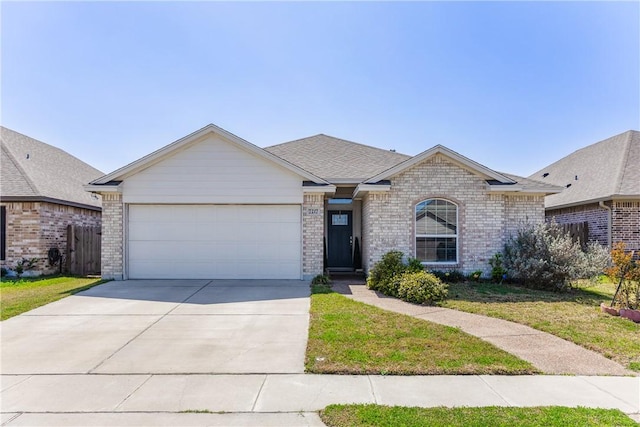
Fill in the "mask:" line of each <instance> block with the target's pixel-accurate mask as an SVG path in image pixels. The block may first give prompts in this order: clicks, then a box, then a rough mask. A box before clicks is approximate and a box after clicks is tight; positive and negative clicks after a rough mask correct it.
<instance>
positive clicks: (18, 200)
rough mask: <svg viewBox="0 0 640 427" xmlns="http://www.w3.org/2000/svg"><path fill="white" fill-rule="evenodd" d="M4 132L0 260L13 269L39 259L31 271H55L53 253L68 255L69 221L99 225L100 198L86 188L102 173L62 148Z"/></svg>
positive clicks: (2, 129) (3, 264)
mask: <svg viewBox="0 0 640 427" xmlns="http://www.w3.org/2000/svg"><path fill="white" fill-rule="evenodd" d="M0 130H1V137H2V139H1V144H0V145H1V146H2V157H1V162H2V163H1V177H0V178H1V179H0V220H1V224H0V232H1V236H0V244H1V247H0V258H1V261H0V263H1V265H2V267H3V268H6V269H7V270H12V269H14V268H15V266H16V263H17V262H18V261H20V260H22V259H23V258H27V259H32V258H38V262H37V264H36V265H35V267H34V268H33V269H32V270H30V271H29V272H28V274H33V275H39V274H48V273H53V272H55V271H56V267H54V266H52V265H50V263H49V260H48V252H49V250H50V249H52V248H56V249H58V251H59V253H60V254H65V253H66V250H67V226H68V225H69V224H73V225H82V226H95V227H100V225H101V210H102V209H101V203H100V197H99V196H97V195H95V194H89V193H87V192H86V191H85V190H84V188H83V186H84V185H85V184H86V183H87V182H89V181H92V180H94V179H96V178H98V177H100V176H102V175H103V173H102V172H100V171H99V170H97V169H95V168H93V167H91V166H89V165H88V164H86V163H84V162H83V161H81V160H79V159H77V158H75V157H73V156H72V155H70V154H69V153H66V152H65V151H63V150H60V149H59V148H56V147H53V146H51V145H48V144H45V143H44V142H40V141H37V140H35V139H33V138H29V137H28V136H26V135H22V134H20V133H18V132H15V131H13V130H11V129H7V128H5V127H1V128H0Z"/></svg>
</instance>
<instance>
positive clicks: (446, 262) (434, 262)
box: [413, 197, 460, 265]
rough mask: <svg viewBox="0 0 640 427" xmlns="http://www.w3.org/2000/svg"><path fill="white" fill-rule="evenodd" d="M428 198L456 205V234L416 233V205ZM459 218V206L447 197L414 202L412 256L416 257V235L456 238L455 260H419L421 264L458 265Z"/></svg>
mask: <svg viewBox="0 0 640 427" xmlns="http://www.w3.org/2000/svg"><path fill="white" fill-rule="evenodd" d="M428 200H443V201H445V202H447V203H451V204H452V205H454V206H455V207H456V234H455V235H453V234H420V235H418V233H417V228H418V227H417V220H416V208H417V207H418V205H419V204H420V203H424V202H426V201H428ZM459 219H460V206H459V205H458V204H457V203H455V202H453V201H451V200H449V199H445V198H443V197H432V198H429V199H424V200H421V201H419V202H418V203H416V204H415V205H413V224H414V226H413V256H414V257H415V258H416V259H418V237H424V238H455V239H456V260H455V261H422V260H420V262H421V263H422V265H458V264H460V233H459V231H458V230H459V227H460V225H459V222H460V221H459Z"/></svg>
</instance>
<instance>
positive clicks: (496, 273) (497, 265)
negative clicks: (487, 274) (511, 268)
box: [489, 252, 507, 283]
mask: <svg viewBox="0 0 640 427" xmlns="http://www.w3.org/2000/svg"><path fill="white" fill-rule="evenodd" d="M489 265H490V266H491V280H493V281H494V282H497V283H499V282H502V281H503V280H504V276H505V274H507V270H505V269H504V267H503V266H502V254H501V253H500V252H498V253H496V254H494V255H493V256H492V257H491V259H490V260H489Z"/></svg>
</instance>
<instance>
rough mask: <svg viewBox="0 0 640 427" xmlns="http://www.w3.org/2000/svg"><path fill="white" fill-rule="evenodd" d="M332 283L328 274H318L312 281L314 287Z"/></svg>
mask: <svg viewBox="0 0 640 427" xmlns="http://www.w3.org/2000/svg"><path fill="white" fill-rule="evenodd" d="M329 283H331V278H330V277H329V276H327V275H326V274H318V275H317V276H316V277H314V278H313V279H312V280H311V284H312V285H328V284H329Z"/></svg>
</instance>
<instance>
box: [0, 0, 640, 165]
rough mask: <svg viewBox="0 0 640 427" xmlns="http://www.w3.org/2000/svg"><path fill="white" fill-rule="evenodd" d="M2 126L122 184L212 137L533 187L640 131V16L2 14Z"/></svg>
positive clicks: (605, 12)
mask: <svg viewBox="0 0 640 427" xmlns="http://www.w3.org/2000/svg"><path fill="white" fill-rule="evenodd" d="M1 13H2V45H1V49H2V53H1V54H2V57H1V59H2V77H1V78H2V86H1V90H2V92H1V107H2V110H1V114H2V116H1V121H2V124H3V126H6V127H9V128H11V129H14V130H16V131H18V132H22V133H24V134H27V135H29V136H31V137H33V138H37V139H40V140H42V141H44V142H47V143H49V144H52V145H55V146H57V147H60V148H62V149H64V150H66V151H68V152H70V153H71V154H73V155H75V156H77V157H79V158H80V159H82V160H84V161H86V162H88V163H90V164H92V165H93V166H95V167H97V168H98V169H100V170H102V171H104V172H111V171H112V170H114V169H117V168H119V167H121V166H124V165H125V164H127V163H130V162H132V161H134V160H136V159H138V158H139V157H141V156H143V155H145V154H148V153H149V152H151V151H153V150H155V149H158V148H160V147H162V146H164V145H166V144H168V143H170V142H173V141H174V140H176V139H178V138H181V137H183V136H185V135H187V134H189V133H191V132H193V131H195V130H197V129H199V128H201V127H203V126H205V125H206V124H208V123H214V124H216V125H218V126H221V127H223V128H224V129H226V130H228V131H230V132H232V133H234V134H236V135H238V136H240V137H242V138H244V139H246V140H248V141H250V142H252V143H254V144H256V145H258V146H262V147H264V146H268V145H273V144H277V143H281V142H286V141H289V140H293V139H298V138H302V137H306V136H310V135H314V134H318V133H325V134H328V135H332V136H336V137H340V138H344V139H348V140H352V141H356V142H360V143H364V144H368V145H373V146H377V147H380V148H385V149H392V148H393V149H396V150H397V151H398V152H403V153H406V154H417V153H419V152H422V151H424V150H426V149H428V148H430V147H432V146H433V145H435V144H443V145H445V146H447V147H449V148H451V149H453V150H455V151H458V152H459V153H460V154H463V155H465V156H467V157H470V158H472V159H473V160H475V161H478V162H480V163H482V164H484V165H486V166H488V167H490V168H493V169H496V170H498V171H503V172H510V173H515V174H519V175H524V176H527V175H529V174H531V173H533V172H535V171H536V170H538V169H540V168H542V167H544V166H545V165H547V164H549V163H551V162H553V161H555V160H557V159H559V158H561V157H563V156H565V155H567V154H569V153H571V152H573V151H574V150H576V149H579V148H581V147H583V146H586V145H588V144H591V143H594V142H597V141H600V140H602V139H605V138H608V137H610V136H613V135H615V134H618V133H621V132H624V131H626V130H629V129H637V130H640V2H638V1H632V2H405V3H394V2H372V3H369V2H351V3H341V2H320V3H305V2H275V3H270V2H268V3H218V2H190V3H181V2H158V3H156V2H98V3H95V2H60V3H48V2H37V3H33V2H6V1H4V2H2V4H1Z"/></svg>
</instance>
